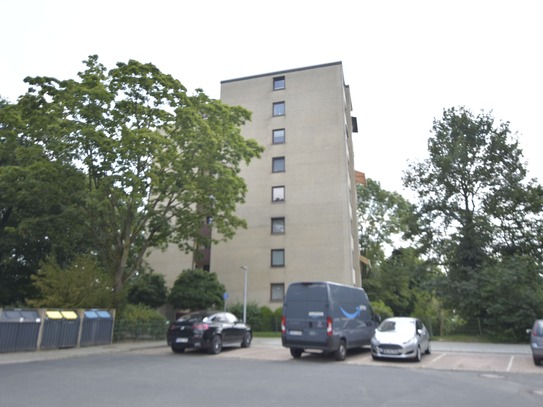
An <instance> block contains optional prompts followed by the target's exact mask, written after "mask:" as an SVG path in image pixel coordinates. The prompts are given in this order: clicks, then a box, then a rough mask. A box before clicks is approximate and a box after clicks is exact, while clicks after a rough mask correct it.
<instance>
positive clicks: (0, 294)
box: [0, 102, 90, 306]
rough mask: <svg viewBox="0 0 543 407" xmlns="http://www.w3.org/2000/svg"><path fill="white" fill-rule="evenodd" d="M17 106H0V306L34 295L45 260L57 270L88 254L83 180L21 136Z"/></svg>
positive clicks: (37, 144) (12, 303) (21, 123)
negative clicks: (34, 277)
mask: <svg viewBox="0 0 543 407" xmlns="http://www.w3.org/2000/svg"><path fill="white" fill-rule="evenodd" d="M24 126H25V124H24V123H23V121H22V119H21V116H20V111H19V109H18V107H17V106H15V105H11V104H9V103H7V102H4V103H0V281H1V284H0V305H4V306H6V305H22V304H24V301H25V299H26V298H32V297H33V296H34V295H35V294H36V290H35V289H34V288H33V283H32V280H31V276H32V275H34V274H35V273H36V271H37V270H38V269H39V268H40V267H41V262H42V261H44V260H45V259H46V258H48V257H53V258H54V259H55V261H56V262H57V263H58V264H59V265H61V266H63V265H67V264H68V263H70V262H71V261H72V259H73V258H74V257H75V256H77V255H78V254H79V253H82V252H85V251H87V250H88V249H89V243H90V239H89V236H88V233H86V229H85V228H84V227H83V225H84V223H85V214H84V213H83V211H82V210H81V208H82V207H83V204H84V202H85V196H86V191H85V177H84V176H83V174H81V172H80V171H78V170H77V169H76V168H74V167H73V166H71V165H69V164H66V163H64V162H62V161H55V160H51V159H50V157H49V156H48V155H47V153H46V151H45V150H44V148H43V146H42V145H40V144H39V143H34V142H33V141H32V140H30V139H28V138H25V137H24V136H22V135H21V128H24Z"/></svg>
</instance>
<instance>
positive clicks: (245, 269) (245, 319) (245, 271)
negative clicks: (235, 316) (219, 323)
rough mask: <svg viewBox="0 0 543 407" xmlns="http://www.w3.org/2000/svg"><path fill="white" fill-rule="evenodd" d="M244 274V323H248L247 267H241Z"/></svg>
mask: <svg viewBox="0 0 543 407" xmlns="http://www.w3.org/2000/svg"><path fill="white" fill-rule="evenodd" d="M241 269H242V270H243V272H244V282H243V323H244V324H245V323H247V266H241Z"/></svg>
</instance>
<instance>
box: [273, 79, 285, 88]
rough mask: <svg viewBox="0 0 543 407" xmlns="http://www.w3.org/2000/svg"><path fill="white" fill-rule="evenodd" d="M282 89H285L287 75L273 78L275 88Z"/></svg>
mask: <svg viewBox="0 0 543 407" xmlns="http://www.w3.org/2000/svg"><path fill="white" fill-rule="evenodd" d="M281 89H285V77H284V76H278V77H277V78H273V90H281Z"/></svg>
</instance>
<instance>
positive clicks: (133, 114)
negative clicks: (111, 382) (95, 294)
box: [0, 56, 263, 293]
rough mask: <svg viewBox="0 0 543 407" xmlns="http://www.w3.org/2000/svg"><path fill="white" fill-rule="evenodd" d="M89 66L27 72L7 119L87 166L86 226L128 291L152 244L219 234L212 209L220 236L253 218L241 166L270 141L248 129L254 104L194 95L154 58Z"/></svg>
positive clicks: (17, 133)
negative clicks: (244, 129) (67, 74)
mask: <svg viewBox="0 0 543 407" xmlns="http://www.w3.org/2000/svg"><path fill="white" fill-rule="evenodd" d="M85 65H86V69H85V70H84V71H83V72H80V73H79V75H78V79H77V80H71V79H70V80H59V79H55V78H50V77H35V78H26V79H25V81H26V82H27V83H28V84H29V86H30V88H29V91H28V92H27V93H26V94H25V95H23V96H22V97H20V98H19V100H18V102H17V105H16V106H15V108H13V109H15V110H13V109H11V108H10V110H9V112H8V113H10V115H9V116H7V114H6V116H7V117H8V118H9V120H10V121H9V122H7V123H9V125H10V126H12V127H13V131H12V132H11V133H10V134H11V136H12V138H15V141H16V143H18V144H21V145H25V146H27V147H28V148H32V146H39V147H40V148H41V149H43V155H44V156H45V157H47V158H48V159H49V160H50V161H51V162H55V163H58V164H60V165H68V166H71V167H73V168H76V169H77V170H78V171H79V172H80V173H81V174H84V176H85V179H86V182H85V185H86V192H87V195H86V198H85V203H84V205H82V206H81V209H82V210H83V211H84V212H83V213H84V214H85V219H86V222H85V223H84V224H85V226H86V227H87V234H88V236H89V237H90V238H91V239H92V241H93V250H94V251H95V252H96V253H98V255H99V257H100V262H101V264H102V265H103V266H104V267H106V268H107V270H108V272H109V273H110V274H111V275H112V276H113V277H114V290H115V291H116V292H117V293H120V292H121V291H122V288H123V287H124V284H125V283H126V282H127V281H128V280H129V278H130V277H131V276H132V275H133V274H134V273H135V271H136V270H141V269H142V268H143V261H144V256H145V254H146V253H148V252H149V250H150V249H152V248H164V247H166V246H167V245H168V244H169V243H173V244H177V245H178V246H179V247H180V248H181V249H182V250H185V251H187V252H189V251H191V250H194V249H195V248H196V247H199V246H201V245H204V246H209V245H210V244H211V243H212V242H213V243H217V240H216V239H217V237H215V238H214V240H213V241H211V238H209V237H206V236H202V234H201V233H200V230H201V227H202V225H203V224H204V222H205V219H206V218H207V217H212V218H213V222H214V223H213V227H214V230H215V231H216V232H218V233H215V234H214V235H213V236H220V239H221V240H226V239H229V238H231V237H232V236H233V235H234V233H235V230H236V229H237V228H239V227H245V226H246V225H245V221H244V220H243V219H240V218H238V217H237V216H236V215H235V208H236V205H237V204H238V203H240V202H243V201H244V198H245V193H246V184H245V182H244V180H243V179H242V178H241V177H240V176H239V171H240V165H242V164H243V163H245V164H248V163H249V162H250V160H252V159H253V158H256V157H259V156H260V154H261V152H262V151H263V148H262V147H261V146H259V145H258V144H257V143H256V141H255V140H247V139H244V138H243V137H242V136H241V133H240V127H241V126H242V125H243V124H244V123H245V122H246V121H248V120H250V112H248V111H247V110H245V109H243V108H241V107H235V106H227V105H225V104H223V103H221V102H220V101H218V100H213V99H210V98H209V97H208V96H206V95H205V94H204V93H203V92H202V91H201V90H197V91H196V92H195V94H193V95H188V94H187V92H186V89H185V88H184V87H183V85H182V84H181V83H180V82H179V81H178V80H176V79H174V78H173V77H171V76H170V75H167V74H165V73H162V72H161V71H160V70H159V69H158V68H156V67H155V66H154V65H152V64H143V63H140V62H138V61H134V60H130V61H129V62H128V63H118V64H117V67H116V68H114V69H111V70H109V71H107V69H106V67H105V66H103V65H102V64H101V63H99V62H98V57H97V56H91V57H89V59H88V60H87V61H85ZM2 126H3V125H2ZM4 127H5V126H3V127H2V129H4ZM2 156H3V155H2V154H0V157H2ZM59 185H61V183H59Z"/></svg>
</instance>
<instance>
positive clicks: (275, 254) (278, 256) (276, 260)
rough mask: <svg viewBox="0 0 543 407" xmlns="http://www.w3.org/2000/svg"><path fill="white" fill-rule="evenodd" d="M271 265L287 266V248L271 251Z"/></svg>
mask: <svg viewBox="0 0 543 407" xmlns="http://www.w3.org/2000/svg"><path fill="white" fill-rule="evenodd" d="M271 266H272V267H284V266H285V249H273V250H272V251H271Z"/></svg>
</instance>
